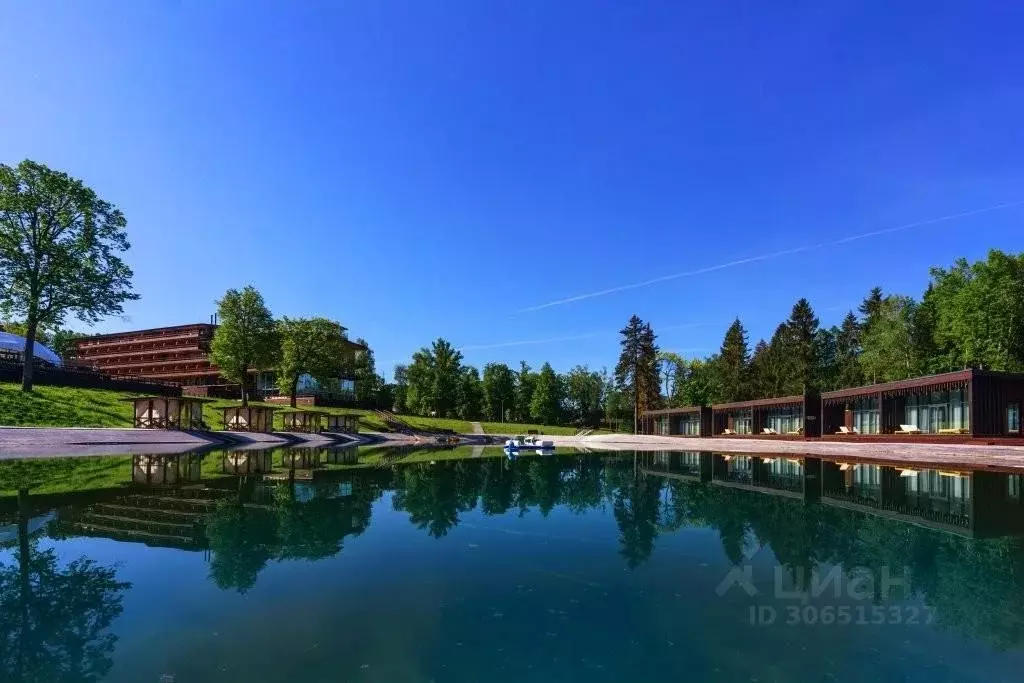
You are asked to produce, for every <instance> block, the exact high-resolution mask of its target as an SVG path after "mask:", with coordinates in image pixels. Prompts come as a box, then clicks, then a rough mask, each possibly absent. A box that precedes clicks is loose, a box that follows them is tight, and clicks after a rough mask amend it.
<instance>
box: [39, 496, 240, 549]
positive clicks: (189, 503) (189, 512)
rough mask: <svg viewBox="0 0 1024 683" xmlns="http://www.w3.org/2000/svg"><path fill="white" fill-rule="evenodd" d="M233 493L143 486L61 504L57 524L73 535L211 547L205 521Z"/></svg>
mask: <svg viewBox="0 0 1024 683" xmlns="http://www.w3.org/2000/svg"><path fill="white" fill-rule="evenodd" d="M231 495H233V491H231V490H229V489H221V488H210V487H201V486H195V487H185V488H182V489H174V490H167V491H165V490H160V489H154V490H148V491H147V490H140V491H139V492H137V493H132V494H129V495H123V496H116V497H111V498H110V499H109V500H107V501H104V502H99V503H93V504H91V505H87V506H85V507H77V506H71V507H66V508H61V509H60V510H59V511H58V522H57V524H58V525H59V528H60V530H61V532H62V533H63V534H67V535H71V536H93V537H98V538H109V539H113V540H117V541H126V542H134V543H144V544H146V545H149V546H155V547H160V548H178V549H181V550H202V549H204V548H206V547H207V541H206V536H205V533H204V520H205V519H206V517H207V516H209V515H210V514H212V513H213V512H214V511H215V510H216V508H217V504H218V502H219V501H221V500H224V499H225V498H227V497H229V496H231Z"/></svg>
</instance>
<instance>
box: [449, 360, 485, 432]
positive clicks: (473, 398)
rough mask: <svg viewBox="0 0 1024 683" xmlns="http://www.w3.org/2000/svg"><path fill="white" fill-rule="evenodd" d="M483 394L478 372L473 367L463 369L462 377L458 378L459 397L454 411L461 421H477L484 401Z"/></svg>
mask: <svg viewBox="0 0 1024 683" xmlns="http://www.w3.org/2000/svg"><path fill="white" fill-rule="evenodd" d="M483 394H484V392H483V387H482V385H481V382H480V372H479V371H478V370H477V369H476V368H474V367H473V366H467V367H464V368H463V369H462V376H461V377H459V395H458V402H457V405H456V411H455V412H456V413H457V414H458V416H459V417H460V418H462V419H463V420H476V419H478V418H479V417H480V411H481V410H482V405H483V401H484V396H483Z"/></svg>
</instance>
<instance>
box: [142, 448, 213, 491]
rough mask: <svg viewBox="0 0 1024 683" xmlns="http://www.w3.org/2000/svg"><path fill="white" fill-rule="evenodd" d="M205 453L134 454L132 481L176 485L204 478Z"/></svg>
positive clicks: (155, 484)
mask: <svg viewBox="0 0 1024 683" xmlns="http://www.w3.org/2000/svg"><path fill="white" fill-rule="evenodd" d="M202 469H203V454H201V453H180V454H159V455H133V456H132V479H131V480H132V483H133V484H143V485H146V486H175V485H178V484H185V483H190V482H198V481H199V480H200V479H201V478H202V474H203V473H202Z"/></svg>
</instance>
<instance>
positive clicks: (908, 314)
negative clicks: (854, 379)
mask: <svg viewBox="0 0 1024 683" xmlns="http://www.w3.org/2000/svg"><path fill="white" fill-rule="evenodd" d="M915 308H916V304H915V303H914V300H913V299H911V298H910V297H908V296H897V295H890V296H887V297H885V298H884V299H883V300H882V302H881V303H880V304H879V305H878V308H877V309H876V310H875V311H874V313H873V317H872V319H871V324H870V325H868V326H866V327H865V329H864V336H863V340H862V345H863V350H862V351H861V356H860V361H861V367H862V368H863V371H864V375H865V376H866V377H867V378H868V379H870V380H871V381H872V382H889V381H893V380H898V379H906V378H908V377H913V376H914V375H915V374H916V372H917V358H916V356H915V353H914V351H915V347H914V329H913V321H914V310H915Z"/></svg>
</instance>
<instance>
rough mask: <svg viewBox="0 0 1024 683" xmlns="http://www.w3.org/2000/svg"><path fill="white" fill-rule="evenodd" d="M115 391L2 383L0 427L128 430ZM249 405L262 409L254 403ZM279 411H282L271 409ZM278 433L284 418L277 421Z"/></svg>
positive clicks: (371, 418) (215, 423) (445, 423)
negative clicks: (27, 388) (26, 388)
mask: <svg viewBox="0 0 1024 683" xmlns="http://www.w3.org/2000/svg"><path fill="white" fill-rule="evenodd" d="M134 395H136V394H130V393H125V392H119V391H104V390H100V389H75V388H72V387H48V386H37V387H36V388H35V390H34V391H33V392H32V393H30V394H25V393H22V391H21V387H20V385H19V384H13V383H9V382H0V425H4V426H12V427H131V426H132V408H131V404H130V403H128V402H127V401H123V400H121V399H123V398H128V397H131V396H134ZM232 405H239V402H238V401H227V400H224V401H211V402H209V403H206V404H205V405H204V406H203V420H204V421H205V422H206V424H208V425H209V426H210V427H211V428H212V429H220V428H221V411H220V410H218V408H221V407H224V406H232ZM253 405H266V404H262V403H256V402H253ZM274 405H276V406H277V407H286V406H282V405H281V404H274ZM317 410H320V411H324V412H328V413H333V414H337V415H346V414H347V415H358V416H359V427H360V429H362V430H363V431H388V430H387V427H385V425H384V423H383V422H381V420H380V418H378V417H377V416H376V415H375V414H374V413H373V411H371V410H358V409H355V408H321V407H318V408H317ZM400 417H401V418H402V419H403V420H404V421H405V422H407V423H408V424H409V425H411V426H412V427H414V428H416V429H420V430H423V431H437V430H445V429H450V430H453V431H455V432H458V433H460V434H470V433H472V431H473V425H472V423H470V422H469V421H468V420H457V419H447V418H437V417H419V416H416V415H401V416H400ZM275 423H276V426H277V428H278V429H280V428H281V427H282V418H281V416H280V415H278V416H276V418H275ZM482 424H483V428H484V432H485V433H487V434H525V433H526V432H527V431H528V430H530V429H536V430H537V431H538V432H540V433H541V434H553V435H571V434H575V433H576V428H575V427H552V426H544V425H536V424H517V423H514V422H506V423H500V422H484V423H482Z"/></svg>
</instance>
